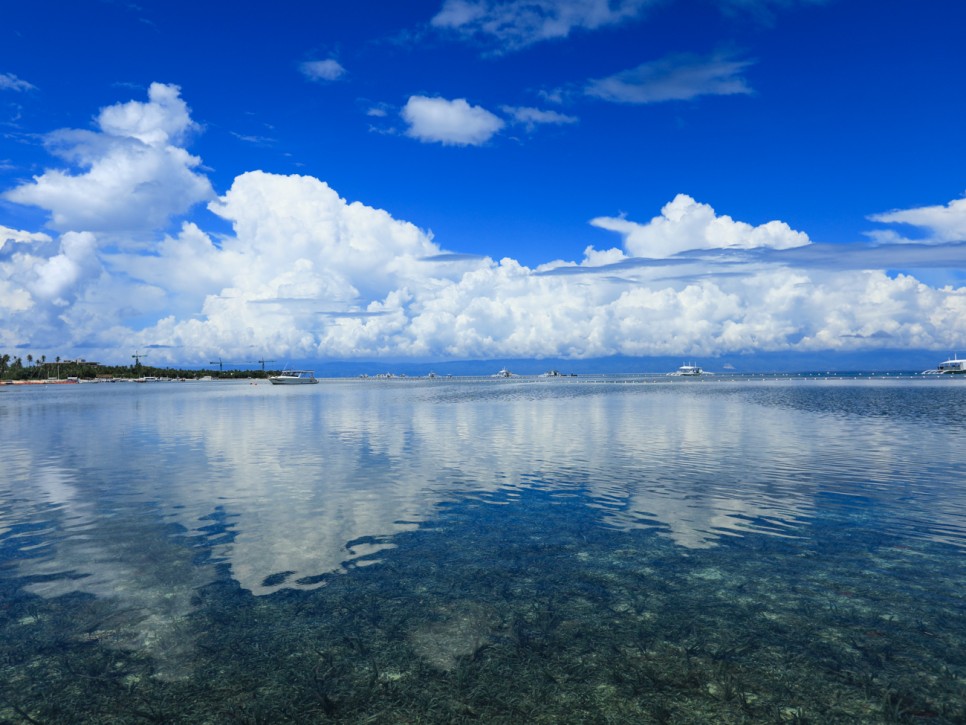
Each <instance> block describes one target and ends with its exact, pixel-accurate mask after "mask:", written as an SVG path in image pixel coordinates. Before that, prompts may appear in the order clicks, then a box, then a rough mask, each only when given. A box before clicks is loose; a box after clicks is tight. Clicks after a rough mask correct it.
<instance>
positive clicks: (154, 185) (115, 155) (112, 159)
mask: <svg viewBox="0 0 966 725" xmlns="http://www.w3.org/2000/svg"><path fill="white" fill-rule="evenodd" d="M148 99H149V100H148V103H139V102H137V101H131V102H129V103H123V104H118V105H115V106H110V107H108V108H105V109H103V110H102V111H101V113H100V115H99V116H98V118H97V125H98V127H99V129H100V130H99V131H97V132H94V131H81V130H62V131H55V132H54V133H51V134H50V135H48V137H47V139H46V143H47V146H48V148H49V149H50V150H51V151H52V152H53V153H55V154H57V155H58V156H60V157H61V158H63V159H65V160H67V161H68V162H71V163H73V164H74V165H75V166H76V167H79V168H80V169H86V171H83V172H81V173H72V172H71V171H70V170H62V169H49V170H47V171H45V172H44V173H43V174H42V175H40V176H36V177H34V179H33V181H32V182H30V183H26V184H23V185H21V186H18V187H16V188H14V189H12V190H10V191H8V192H6V193H5V194H4V195H3V196H4V198H6V199H7V200H8V201H13V202H16V203H18V204H28V205H32V206H37V207H40V208H41V209H46V210H47V211H49V212H50V213H51V220H50V226H51V227H52V228H53V229H56V230H59V231H91V232H144V231H148V230H152V229H158V228H161V227H164V226H165V225H166V224H167V223H168V220H169V219H170V217H172V216H174V215H177V214H181V213H184V212H186V211H187V210H188V209H189V208H190V207H191V206H193V205H194V204H196V203H198V202H200V201H204V200H206V199H209V198H211V197H212V196H213V190H212V188H211V184H210V183H209V181H208V179H207V178H206V177H204V176H202V175H201V174H199V173H197V172H196V171H195V169H196V168H197V167H198V166H199V164H200V163H201V161H200V159H198V158H197V157H195V156H192V155H191V154H189V153H188V152H187V151H186V150H185V149H184V148H182V146H181V145H180V144H183V143H184V142H185V140H186V138H187V137H188V135H189V134H190V133H191V132H193V131H195V130H196V129H197V125H196V124H195V123H194V122H193V121H192V120H191V118H190V114H189V110H188V107H187V105H186V104H185V103H184V101H183V100H181V98H180V95H179V89H178V88H177V86H169V85H163V84H160V83H152V84H151V87H150V89H149V91H148Z"/></svg>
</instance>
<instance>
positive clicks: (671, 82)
mask: <svg viewBox="0 0 966 725" xmlns="http://www.w3.org/2000/svg"><path fill="white" fill-rule="evenodd" d="M751 63H752V61H750V60H735V59H733V58H731V57H730V56H728V55H725V54H721V53H717V54H714V55H712V56H710V57H702V56H697V55H692V54H681V55H669V56H666V57H665V58H662V59H660V60H656V61H651V62H649V63H643V64H642V65H639V66H637V67H636V68H632V69H631V70H627V71H623V72H621V73H617V74H615V75H612V76H610V77H608V78H600V79H597V80H592V81H590V82H589V83H588V84H587V85H586V87H585V88H584V92H585V93H586V94H587V95H589V96H593V97H596V98H601V99H603V100H605V101H613V102H616V103H661V102H664V101H686V100H690V99H692V98H697V97H698V96H708V95H714V96H728V95H735V94H749V93H751V92H752V90H751V88H750V87H749V85H748V82H747V81H746V80H745V79H744V78H743V77H742V76H741V73H742V72H743V71H744V70H745V69H746V68H747V67H748V66H749V65H751Z"/></svg>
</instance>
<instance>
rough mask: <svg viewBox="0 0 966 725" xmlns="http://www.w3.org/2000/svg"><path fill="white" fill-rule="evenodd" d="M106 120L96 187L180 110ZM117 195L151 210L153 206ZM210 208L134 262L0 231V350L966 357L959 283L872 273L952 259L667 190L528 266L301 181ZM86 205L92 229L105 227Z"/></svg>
mask: <svg viewBox="0 0 966 725" xmlns="http://www.w3.org/2000/svg"><path fill="white" fill-rule="evenodd" d="M172 99H173V96H171V95H170V94H169V95H168V100H169V101H171V100H172ZM429 100H433V99H429ZM152 103H153V101H152ZM464 103H465V102H464ZM443 104H444V106H443V107H444V110H445V109H446V108H447V107H448V106H447V105H446V104H449V102H447V101H444V102H443ZM143 105H146V106H150V105H151V103H149V104H143ZM158 105H161V104H158ZM175 106H177V104H175ZM467 106H468V104H467ZM114 108H116V109H117V110H116V112H114V113H112V114H108V120H107V121H105V127H109V128H111V129H114V130H115V131H114V133H113V134H108V133H106V132H105V131H104V130H103V129H102V130H101V131H100V132H99V133H96V134H95V133H91V134H88V135H87V136H85V137H84V141H85V143H86V144H87V146H84V147H79V146H73V147H71V149H72V152H73V153H75V154H78V155H80V156H82V157H83V158H92V159H97V164H95V166H96V167H97V168H98V170H99V171H100V172H101V173H103V174H104V175H105V178H109V177H110V174H109V173H108V171H107V168H106V166H105V165H104V164H105V161H104V160H105V159H107V158H109V157H110V154H109V153H107V152H115V151H116V148H117V145H118V144H119V143H121V142H123V143H122V144H121V145H122V148H124V149H127V148H128V146H129V145H131V146H133V147H135V148H138V149H140V150H141V153H151V152H152V150H160V151H164V152H167V150H168V149H170V148H178V147H172V145H171V140H172V139H177V138H180V137H181V136H179V134H180V133H181V129H184V128H186V127H187V125H188V124H189V121H187V120H186V117H185V116H181V118H182V121H181V122H180V123H176V122H174V121H172V120H171V119H172V114H173V115H174V116H177V115H178V114H177V113H176V112H175V111H176V109H175V108H171V113H156V112H155V109H154V108H150V109H149V108H142V107H138V106H131V107H126V108H120V107H114ZM456 115H457V116H459V113H457V114H456ZM151 119H153V120H151ZM437 133H438V131H437ZM491 133H492V132H491ZM119 134H120V135H119ZM124 134H127V135H124ZM135 135H136V136H139V137H140V138H135V137H134V136H135ZM484 135H486V134H484ZM142 139H146V140H142ZM436 140H439V139H438V138H437V139H436ZM465 142H467V141H464V143H465ZM98 149H100V150H101V151H103V153H100V154H98V153H95V151H97V150H98ZM124 158H127V157H124ZM117 168H118V169H119V170H121V171H123V168H124V167H123V165H119V166H118V167H117ZM140 168H141V171H142V174H141V176H140V179H141V183H143V184H145V185H148V186H151V185H157V186H158V187H160V188H159V189H158V190H157V191H156V192H155V194H156V195H157V196H158V197H160V198H162V199H163V198H169V197H170V196H171V195H172V194H173V191H172V190H170V189H168V187H170V186H175V187H177V186H179V185H180V184H181V183H182V181H181V179H180V178H179V177H178V176H177V175H176V174H171V173H170V170H169V168H168V167H166V166H165V165H164V164H156V165H154V166H142V167H140ZM122 177H123V178H125V179H126V178H128V177H127V176H124V174H122ZM77 178H83V177H77ZM104 183H106V182H104ZM128 183H129V182H124V183H123V184H120V187H121V188H125V184H128ZM90 188H91V189H93V190H94V191H95V192H96V191H97V190H98V189H100V188H101V186H100V185H99V184H94V183H91V187H90ZM92 197H93V199H94V201H95V202H96V201H97V198H96V194H92ZM126 199H127V203H129V204H133V205H135V208H136V210H138V211H140V212H141V213H143V214H147V213H150V212H151V208H150V203H151V199H147V200H146V199H143V198H139V197H137V196H136V195H135V196H134V197H127V198H126ZM94 207H95V209H101V208H102V207H100V206H98V204H96V203H95V204H94ZM63 208H64V207H62V206H58V207H57V209H58V210H61V209H63ZM168 208H169V209H170V208H173V207H172V206H169V207H168ZM209 208H210V210H211V212H212V213H213V214H215V215H217V216H218V217H220V220H224V221H226V222H228V223H229V224H230V225H231V229H232V231H231V232H230V233H228V234H222V235H219V236H218V237H215V236H214V235H213V233H212V232H210V231H208V230H206V229H205V225H204V224H203V223H198V224H185V225H183V226H182V228H181V229H180V231H179V232H177V233H176V234H163V233H161V232H156V233H154V234H153V235H152V236H151V237H150V239H151V243H150V246H149V247H148V248H146V249H144V250H139V251H137V252H135V251H132V250H130V249H127V250H125V251H113V252H110V253H108V252H107V251H105V250H106V249H107V247H106V246H105V244H104V242H103V238H102V233H100V232H94V231H90V230H88V231H87V232H86V233H85V230H83V229H77V230H69V231H67V232H65V233H63V234H61V235H60V236H59V237H56V238H55V237H52V236H48V235H46V234H42V233H39V232H34V231H27V230H16V229H9V228H0V240H2V246H0V340H2V341H3V344H4V345H5V346H7V347H12V346H17V345H29V346H31V347H32V348H34V350H39V349H40V348H41V347H46V349H47V351H48V354H59V355H63V356H71V355H76V354H78V352H79V351H81V354H83V355H84V356H85V357H88V358H94V359H100V360H105V361H111V360H115V361H124V362H128V361H129V358H130V353H131V351H132V350H133V349H135V348H140V349H144V348H146V347H148V346H157V347H155V348H154V349H153V350H152V361H157V362H158V363H160V362H164V361H166V360H171V361H174V362H179V363H184V364H195V365H196V364H206V363H207V362H208V361H209V360H212V359H215V358H216V357H217V356H219V355H221V356H223V357H224V358H225V359H226V360H228V359H252V358H251V357H248V356H251V355H264V356H265V357H268V358H272V359H276V360H284V359H286V358H288V359H299V358H335V359H348V358H369V359H371V358H377V357H389V356H391V357H394V358H400V357H406V356H420V357H434V358H445V357H451V358H487V357H517V356H519V357H540V356H566V357H593V356H605V355H614V354H626V355H675V356H678V355H685V356H707V355H714V354H721V353H727V352H739V351H740V352H745V351H748V352H752V351H775V350H783V351H807V350H826V349H838V350H857V349H870V348H871V349H874V348H881V347H891V348H903V347H906V348H923V347H928V348H940V349H947V348H949V346H953V347H955V346H957V345H959V346H962V345H964V344H966V287H962V286H960V287H956V286H955V285H953V284H945V285H943V286H938V285H933V286H930V285H929V284H926V283H924V282H923V281H922V280H921V279H919V278H917V277H916V276H913V275H911V274H898V275H896V274H894V273H887V272H886V271H885V270H889V269H896V268H900V269H902V268H906V267H903V266H902V264H905V263H906V262H908V263H910V264H914V265H915V267H916V268H917V269H919V268H923V269H925V268H929V269H934V268H938V267H939V266H941V265H948V264H949V263H950V262H952V263H953V264H955V265H957V268H961V267H962V264H963V260H964V258H966V244H954V243H948V242H947V243H945V244H934V245H904V246H902V247H898V246H897V247H883V246H879V247H873V246H869V245H855V244H854V245H816V244H811V243H810V242H809V239H808V237H807V236H806V235H805V234H804V233H803V232H800V231H795V230H792V229H791V228H790V227H789V226H788V225H787V224H785V223H783V222H780V221H772V222H768V223H767V224H761V225H757V226H755V225H752V224H748V223H746V222H742V221H738V220H735V219H732V218H731V217H729V216H726V215H724V214H718V213H716V212H715V210H714V209H712V208H711V207H710V206H708V205H706V204H702V203H699V202H698V201H695V200H694V199H692V198H691V197H688V196H685V195H679V196H677V197H675V198H674V199H673V200H672V201H671V202H670V203H668V204H667V205H666V206H665V207H664V208H663V209H662V210H661V214H660V215H658V216H656V217H655V218H653V219H651V220H650V221H649V222H646V223H637V222H633V221H631V220H629V219H626V218H621V217H618V218H615V217H600V218H598V219H595V220H593V222H592V223H593V224H594V225H596V226H597V227H599V228H604V229H608V230H611V231H616V232H618V233H620V234H621V235H622V237H623V248H613V249H602V250H596V249H593V248H588V249H587V250H586V252H585V255H584V258H583V259H582V260H579V261H568V260H557V261H552V262H549V261H548V262H547V263H546V264H543V265H540V266H539V267H537V268H536V269H531V268H529V267H526V266H524V265H522V264H520V263H519V262H517V261H516V260H514V259H509V258H507V259H502V260H499V261H495V260H493V259H490V258H487V257H476V256H472V255H463V254H459V253H458V250H456V251H455V252H454V251H451V250H446V249H444V248H442V247H441V246H440V245H439V244H437V243H436V241H434V240H433V238H432V236H431V235H430V234H429V233H428V232H425V231H423V230H421V229H419V228H417V227H416V226H414V225H412V224H410V223H408V222H406V221H404V220H400V219H396V218H394V217H393V216H392V215H391V214H390V213H389V212H388V211H385V210H381V209H376V208H373V207H369V206H366V205H365V204H363V203H361V202H358V201H355V202H350V201H347V200H346V199H343V198H341V197H340V196H339V194H338V193H337V192H336V190H334V189H332V188H331V187H330V186H328V184H326V183H325V182H323V181H321V180H319V179H316V178H313V177H309V176H280V175H275V174H269V173H264V172H260V171H256V172H250V173H246V174H242V175H240V176H238V177H237V178H236V179H235V180H234V183H233V184H232V186H231V188H230V189H229V190H228V191H227V192H225V193H224V194H223V195H222V196H221V197H219V198H217V199H215V200H214V201H212V202H211V203H210V205H209ZM959 208H960V206H959V204H958V203H952V204H950V205H949V206H948V207H936V208H930V209H932V211H929V212H928V213H925V216H922V215H916V216H914V217H908V219H914V220H915V221H916V222H917V223H919V222H924V220H925V221H928V222H929V224H930V225H932V226H931V228H935V229H936V230H940V229H942V230H946V231H943V232H942V233H943V234H946V236H947V237H954V236H955V233H954V232H953V231H951V230H954V229H956V228H957V227H956V224H955V223H953V222H949V223H945V222H942V220H944V219H946V218H947V216H948V213H945V212H943V211H942V210H943V209H946V210H947V212H948V211H952V212H956V211H957V210H958V209H959ZM103 210H104V211H103V213H104V214H105V215H107V219H108V221H109V220H110V219H111V218H112V217H113V215H115V214H117V213H118V212H117V210H116V209H115V208H114V207H113V206H111V205H105V206H103ZM909 211H910V212H911V211H920V212H921V211H922V210H909ZM907 213H908V212H892V213H890V214H901V215H902V217H901V218H900V217H898V216H897V217H895V218H892V217H890V221H897V222H906V221H907V216H906V215H907ZM953 216H955V213H953ZM220 220H219V223H218V224H217V225H213V227H214V226H217V227H219V228H220V227H221V226H222V224H221V221H220ZM937 220H939V221H937ZM90 226H91V227H92V228H98V227H106V226H110V225H109V224H108V223H107V221H104V220H97V219H95V221H94V222H92V224H91V225H90ZM937 234H939V232H938V231H937ZM836 247H839V248H836ZM896 261H898V262H900V264H898V265H897V264H895V262H896ZM253 351H254V352H253ZM242 356H246V357H242Z"/></svg>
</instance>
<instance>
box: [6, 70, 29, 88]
mask: <svg viewBox="0 0 966 725" xmlns="http://www.w3.org/2000/svg"><path fill="white" fill-rule="evenodd" d="M33 89H34V86H33V85H32V84H31V83H28V82H27V81H25V80H22V79H20V78H17V76H15V75H14V74H13V73H0V91H32V90H33Z"/></svg>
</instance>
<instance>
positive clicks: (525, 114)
mask: <svg viewBox="0 0 966 725" xmlns="http://www.w3.org/2000/svg"><path fill="white" fill-rule="evenodd" d="M502 110H503V112H504V113H506V114H508V115H509V116H510V117H511V118H512V119H513V121H514V123H519V124H522V125H524V126H526V127H527V130H528V131H532V130H533V129H534V128H536V127H537V125H539V124H552V125H555V126H560V125H564V124H570V123H577V121H578V120H579V119H578V118H577V117H576V116H568V115H566V114H563V113H558V112H557V111H543V110H541V109H539V108H527V107H520V106H503V108H502Z"/></svg>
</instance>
